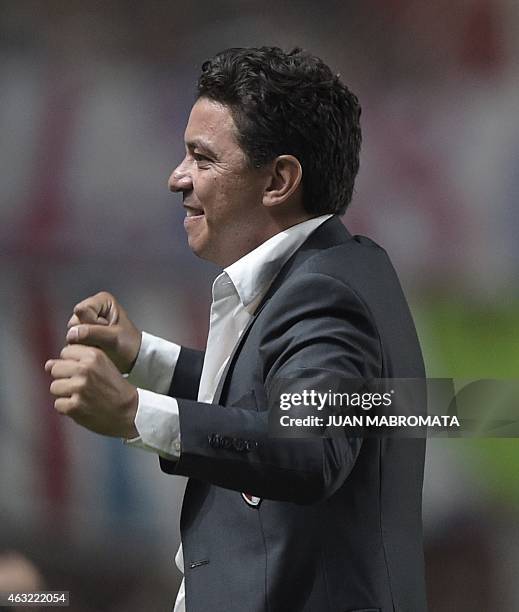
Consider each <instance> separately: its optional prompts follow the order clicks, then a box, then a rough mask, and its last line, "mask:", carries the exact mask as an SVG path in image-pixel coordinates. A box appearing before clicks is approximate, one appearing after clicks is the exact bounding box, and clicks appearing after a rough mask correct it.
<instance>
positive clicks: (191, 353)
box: [168, 346, 205, 400]
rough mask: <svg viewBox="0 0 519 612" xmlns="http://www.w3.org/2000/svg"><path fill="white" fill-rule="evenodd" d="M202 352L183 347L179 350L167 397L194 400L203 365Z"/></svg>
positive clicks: (196, 395)
mask: <svg viewBox="0 0 519 612" xmlns="http://www.w3.org/2000/svg"><path fill="white" fill-rule="evenodd" d="M204 354H205V353H204V352H203V351H197V350H195V349H190V348H186V347H185V346H183V347H182V348H181V350H180V355H179V356H178V360H177V363H176V365H175V372H174V373H173V378H172V379H171V385H170V387H169V392H168V395H170V396H171V397H176V398H186V399H191V400H192V399H196V398H197V397H198V387H199V386H200V377H201V376H202V366H203V365H204Z"/></svg>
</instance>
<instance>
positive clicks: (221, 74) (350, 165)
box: [197, 47, 361, 215]
mask: <svg viewBox="0 0 519 612" xmlns="http://www.w3.org/2000/svg"><path fill="white" fill-rule="evenodd" d="M197 93H198V97H199V98H201V97H205V98H209V99H211V100H214V101H215V102H219V103H221V104H224V105H225V106H227V107H228V108H229V110H230V112H231V114H232V117H233V119H234V123H235V124H236V127H237V129H238V141H239V143H240V146H241V147H242V149H243V151H244V152H245V154H246V155H247V157H248V160H249V163H250V164H251V165H252V166H255V167H261V166H263V165H264V164H266V163H268V162H269V161H271V160H273V159H274V158H275V157H277V156H278V155H283V154H290V155H294V156H295V157H296V158H297V159H298V160H299V163H300V164H301V167H302V169H303V206H304V208H305V210H306V211H307V212H309V213H310V214H312V215H321V214H325V213H338V214H342V213H344V211H345V210H346V207H347V206H348V204H349V203H350V200H351V197H352V193H353V185H354V182H355V176H356V175H357V171H358V169H359V152H360V144H361V129H360V123H359V119H360V112H361V109H360V105H359V102H358V100H357V97H356V96H355V94H353V93H352V92H351V91H350V90H349V89H348V88H347V87H346V85H344V84H343V83H342V82H341V81H340V79H339V76H338V75H334V74H333V73H332V71H331V70H330V68H329V67H328V66H327V65H326V64H325V63H324V62H323V61H322V60H321V59H319V58H318V57H315V56H313V55H310V54H308V53H306V52H304V51H302V50H301V49H299V48H296V49H293V50H292V51H290V52H289V53H286V52H284V51H282V50H281V49H279V48H278V47H259V48H233V49H227V50H225V51H222V52H221V53H218V54H217V55H215V57H213V58H212V59H210V60H208V61H206V62H204V64H203V65H202V74H201V75H200V78H199V80H198V92H197Z"/></svg>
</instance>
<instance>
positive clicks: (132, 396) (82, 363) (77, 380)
mask: <svg viewBox="0 0 519 612" xmlns="http://www.w3.org/2000/svg"><path fill="white" fill-rule="evenodd" d="M45 370H46V371H47V372H49V373H50V374H51V376H52V378H53V379H54V380H53V381H52V383H51V386H50V391H51V393H52V395H54V396H56V398H57V399H56V401H55V402H54V407H55V408H56V410H57V411H58V412H59V413H61V414H64V415H67V416H69V417H71V418H72V419H73V420H74V421H76V422H77V423H78V424H79V425H82V426H83V427H86V428H87V429H90V430H92V431H95V432H96V433H99V434H104V435H106V436H117V437H122V438H133V437H136V436H138V435H139V434H138V432H137V429H136V428H135V425H134V420H135V414H136V412H137V405H138V402H139V399H138V393H137V389H136V388H135V387H134V386H133V385H131V384H130V383H129V382H127V381H126V380H125V378H124V377H123V376H122V375H121V373H120V372H119V371H118V369H117V368H116V367H115V366H114V364H113V363H112V361H111V360H110V359H109V358H108V357H107V356H106V355H105V354H104V353H103V351H101V350H100V349H99V348H94V347H91V346H81V345H74V346H72V345H69V346H66V347H65V348H64V349H63V350H62V351H61V354H60V359H49V361H47V363H46V364H45Z"/></svg>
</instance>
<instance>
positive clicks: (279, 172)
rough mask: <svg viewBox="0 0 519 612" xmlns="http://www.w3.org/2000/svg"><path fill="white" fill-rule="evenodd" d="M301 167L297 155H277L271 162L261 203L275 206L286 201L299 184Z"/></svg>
mask: <svg viewBox="0 0 519 612" xmlns="http://www.w3.org/2000/svg"><path fill="white" fill-rule="evenodd" d="M302 177H303V169H302V168H301V164H300V163H299V160H298V159H297V157H294V156H293V155H279V156H278V157H276V159H275V160H274V161H273V162H272V166H271V172H270V175H269V178H270V180H269V183H268V185H267V187H266V189H265V191H264V192H263V205H264V206H276V205H278V204H282V203H283V202H286V201H287V200H288V199H289V198H290V197H291V196H292V195H293V194H294V193H295V191H296V189H297V188H298V187H299V185H300V184H301V179H302Z"/></svg>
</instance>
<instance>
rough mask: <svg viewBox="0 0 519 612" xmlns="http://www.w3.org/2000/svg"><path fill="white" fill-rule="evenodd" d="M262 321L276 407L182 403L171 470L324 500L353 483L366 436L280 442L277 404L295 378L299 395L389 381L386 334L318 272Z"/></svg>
mask: <svg viewBox="0 0 519 612" xmlns="http://www.w3.org/2000/svg"><path fill="white" fill-rule="evenodd" d="M261 316H262V317H263V319H264V323H263V327H262V333H261V341H260V346H259V350H258V358H259V359H260V361H261V365H262V371H263V383H264V390H265V396H266V397H267V402H266V403H265V405H260V406H250V405H249V406H247V405H243V406H231V407H229V406H216V405H212V404H205V403H200V402H196V401H193V400H190V399H179V400H178V405H179V416H180V437H181V455H180V459H179V460H178V461H177V462H175V463H174V464H169V465H162V468H163V469H165V471H167V472H169V473H173V474H178V475H185V476H189V477H193V478H197V479H199V480H204V481H207V482H210V483H212V484H215V485H218V486H221V487H225V488H228V489H234V490H238V491H245V492H248V493H251V494H253V495H257V496H259V497H264V498H268V499H276V500H283V501H291V502H296V503H314V502H318V501H320V500H322V499H325V498H327V497H329V496H330V495H332V494H333V493H334V492H335V491H336V490H337V489H338V488H339V487H340V486H341V485H342V484H343V482H344V480H345V479H346V478H347V477H348V474H349V473H350V471H351V469H352V467H353V465H354V463H355V460H356V458H357V456H358V453H359V450H360V446H361V443H362V439H361V438H360V437H348V436H347V435H346V433H345V432H344V435H339V436H338V437H333V438H323V437H320V436H312V437H306V438H279V437H273V436H272V435H269V406H271V405H273V403H275V402H276V395H277V399H279V390H280V389H282V388H283V386H284V385H286V384H287V382H288V383H290V391H291V392H293V391H294V390H296V389H297V388H298V385H299V386H300V388H301V389H302V388H303V387H304V388H306V389H312V388H319V387H321V388H322V385H323V384H325V383H326V381H327V380H330V377H338V378H341V379H351V378H355V379H359V378H363V379H364V378H373V377H378V376H380V372H381V350H380V342H379V338H378V334H377V330H376V327H375V325H374V323H373V321H372V317H371V315H370V313H369V310H368V308H367V307H366V305H365V304H364V303H363V302H362V300H361V299H360V298H359V297H358V296H357V295H356V294H355V293H354V292H353V290H352V289H351V288H350V287H349V286H348V285H346V284H344V283H343V282H341V281H339V280H337V279H335V278H333V277H330V276H327V275H324V274H317V273H308V274H306V275H304V276H301V277H299V278H297V279H294V280H291V281H287V282H286V283H284V284H283V285H282V286H281V287H280V289H278V291H277V292H276V294H275V295H274V297H273V298H272V299H271V302H270V303H269V304H267V306H266V307H265V308H264V309H263V312H262V313H261ZM230 375H231V376H232V373H231V374H230ZM245 401H246V400H245ZM251 408H252V409H251Z"/></svg>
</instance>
